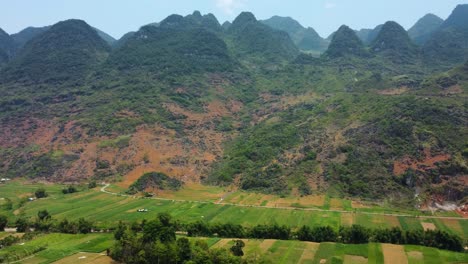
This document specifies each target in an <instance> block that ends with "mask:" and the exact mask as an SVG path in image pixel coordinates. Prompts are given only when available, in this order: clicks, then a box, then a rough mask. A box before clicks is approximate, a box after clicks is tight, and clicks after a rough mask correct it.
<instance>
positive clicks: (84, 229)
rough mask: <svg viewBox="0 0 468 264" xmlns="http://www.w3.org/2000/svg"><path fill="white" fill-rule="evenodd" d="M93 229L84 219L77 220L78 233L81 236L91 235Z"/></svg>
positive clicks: (91, 224) (90, 223)
mask: <svg viewBox="0 0 468 264" xmlns="http://www.w3.org/2000/svg"><path fill="white" fill-rule="evenodd" d="M92 229H93V223H92V222H90V221H86V220H85V219H84V218H80V219H78V232H79V233H81V234H87V233H91V230H92Z"/></svg>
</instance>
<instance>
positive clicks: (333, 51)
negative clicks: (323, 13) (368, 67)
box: [325, 25, 367, 58]
mask: <svg viewBox="0 0 468 264" xmlns="http://www.w3.org/2000/svg"><path fill="white" fill-rule="evenodd" d="M325 54H326V55H327V56H329V57H331V58H337V57H343V56H347V55H353V56H365V55H367V51H366V50H365V48H364V44H363V43H362V41H361V40H360V39H359V38H358V37H357V35H356V33H355V32H354V31H353V30H352V29H350V28H349V27H348V26H346V25H343V26H341V27H340V28H339V29H338V31H337V32H336V33H335V34H334V35H333V38H332V40H331V43H330V46H328V49H327V51H326V52H325Z"/></svg>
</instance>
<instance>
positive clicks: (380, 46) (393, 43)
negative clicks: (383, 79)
mask: <svg viewBox="0 0 468 264" xmlns="http://www.w3.org/2000/svg"><path fill="white" fill-rule="evenodd" d="M371 49H372V50H373V51H374V52H375V53H378V54H381V55H383V56H384V57H386V58H388V59H390V60H392V61H394V62H397V63H408V62H410V61H414V58H415V56H416V55H417V52H418V50H417V48H416V46H415V45H414V44H413V43H412V41H411V39H410V38H409V36H408V33H407V32H406V30H405V29H404V28H403V27H402V26H400V25H399V24H398V23H396V22H393V21H389V22H386V23H385V24H384V25H383V27H382V29H381V30H380V32H379V34H378V36H377V38H376V39H375V40H374V42H373V43H372V45H371Z"/></svg>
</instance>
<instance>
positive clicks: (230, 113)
mask: <svg viewBox="0 0 468 264" xmlns="http://www.w3.org/2000/svg"><path fill="white" fill-rule="evenodd" d="M165 107H166V109H168V110H169V111H171V112H172V113H174V114H176V115H179V116H183V117H185V119H184V120H183V124H184V130H183V132H182V133H180V132H176V131H175V130H171V129H167V128H164V127H161V126H159V125H157V124H154V125H143V126H140V127H138V128H137V129H136V132H135V133H134V134H132V135H129V136H130V137H131V139H130V141H129V144H128V146H123V147H120V148H119V147H115V146H108V147H101V146H100V142H103V141H104V140H112V139H115V138H117V137H118V136H117V135H115V136H112V137H89V136H88V135H87V134H86V132H85V131H84V130H83V129H82V128H81V127H80V126H79V125H77V124H76V123H75V122H68V123H65V124H63V125H60V124H59V122H58V121H57V120H50V121H48V120H41V119H37V118H30V119H25V120H23V121H21V122H16V123H6V124H3V125H2V126H0V134H2V137H0V147H2V148H21V147H28V146H36V147H34V150H35V151H34V152H33V153H31V154H28V155H32V156H35V155H41V154H44V153H48V152H50V151H60V153H63V154H64V155H73V156H74V157H77V158H76V160H74V161H72V162H70V164H69V165H68V166H64V167H63V168H59V169H58V170H57V171H55V172H54V175H50V176H51V178H53V179H56V180H61V181H75V180H80V179H86V178H89V177H91V176H93V175H95V174H96V173H98V172H102V173H103V174H105V175H108V176H114V175H117V174H123V176H124V177H123V182H122V183H121V185H122V186H123V187H128V186H129V185H130V184H131V183H133V182H134V181H135V180H136V179H138V178H139V177H140V176H141V175H143V174H144V173H145V172H151V171H158V172H163V173H166V174H167V175H169V176H171V177H175V178H178V179H181V180H183V181H186V182H191V181H193V182H199V181H200V178H201V177H202V176H205V175H206V173H207V171H208V168H209V166H210V164H211V163H212V162H213V161H214V160H215V159H217V158H219V157H220V156H221V155H222V153H223V149H222V143H223V142H224V141H225V140H227V139H229V138H231V137H232V136H233V135H234V133H227V132H222V131H219V130H217V129H216V123H215V121H216V120H219V119H220V118H222V117H232V118H234V120H235V119H236V118H237V116H236V114H237V113H238V112H239V111H241V110H242V107H243V105H242V103H240V102H237V101H232V100H231V101H228V102H227V103H223V102H221V101H212V102H210V103H207V104H206V105H205V107H204V111H203V112H200V113H198V112H192V111H189V110H186V109H183V108H181V107H179V106H178V105H175V104H166V105H165ZM116 115H119V116H126V117H132V116H135V113H133V112H131V111H120V112H118V113H116ZM28 159H32V157H31V156H30V157H26V160H28ZM97 161H103V162H107V163H108V166H107V168H99V169H98V168H97V166H96V163H97ZM9 162H10V161H8V160H5V161H3V163H4V168H6V169H8V164H9ZM123 167H125V169H123V171H122V169H121V168H123ZM108 176H105V177H108Z"/></svg>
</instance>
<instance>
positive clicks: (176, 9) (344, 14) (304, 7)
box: [0, 0, 468, 38]
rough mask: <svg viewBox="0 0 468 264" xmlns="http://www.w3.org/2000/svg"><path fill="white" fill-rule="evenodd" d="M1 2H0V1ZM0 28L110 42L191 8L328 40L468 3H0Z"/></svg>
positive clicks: (451, 0) (89, 0)
mask: <svg viewBox="0 0 468 264" xmlns="http://www.w3.org/2000/svg"><path fill="white" fill-rule="evenodd" d="M2 2H3V3H2ZM0 3H1V5H0V6H1V10H2V12H1V13H2V15H1V16H0V28H2V29H3V30H5V31H6V32H8V33H9V34H13V33H16V32H18V31H20V30H22V29H24V28H26V27H28V26H36V27H38V26H46V25H52V24H54V23H56V22H58V21H62V20H66V19H70V18H77V19H83V20H85V21H86V22H87V23H88V24H90V25H91V26H93V27H96V28H99V29H101V30H103V31H105V32H106V33H108V34H110V35H111V36H113V37H114V38H120V37H121V36H122V35H123V34H125V33H127V32H129V31H136V30H138V29H139V28H140V27H141V26H143V25H146V24H149V23H153V22H158V21H161V20H163V19H164V18H166V17H167V16H169V15H171V14H180V15H187V14H191V13H192V12H193V11H194V10H199V11H200V12H201V13H202V14H206V13H213V14H214V15H215V16H216V17H217V18H218V20H219V21H220V23H223V22H224V21H226V20H228V21H232V20H233V19H234V18H235V17H236V16H237V15H238V14H239V13H240V12H242V11H250V12H252V13H253V14H254V15H255V16H256V17H257V19H267V18H269V17H271V16H273V15H280V16H290V17H292V18H294V19H296V20H297V21H299V22H300V23H301V24H302V25H303V26H306V27H313V28H314V29H315V30H316V31H317V32H318V33H319V34H320V35H321V36H322V37H327V36H328V35H330V34H331V33H332V32H334V31H335V30H337V29H338V28H339V27H340V26H341V25H343V24H346V25H348V26H350V27H351V28H353V29H361V28H374V27H375V26H376V25H378V24H382V23H384V22H386V21H388V20H393V21H396V22H398V23H399V24H401V25H402V26H403V27H405V28H406V29H408V28H410V27H411V26H412V25H413V24H414V23H415V22H416V21H417V20H418V19H419V18H421V17H422V16H424V15H425V14H427V13H433V14H436V15H438V16H439V17H441V18H442V19H446V18H447V17H448V16H449V15H450V13H451V12H452V10H453V9H454V8H455V7H456V5H458V4H468V0H288V1H285V0H0Z"/></svg>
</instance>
